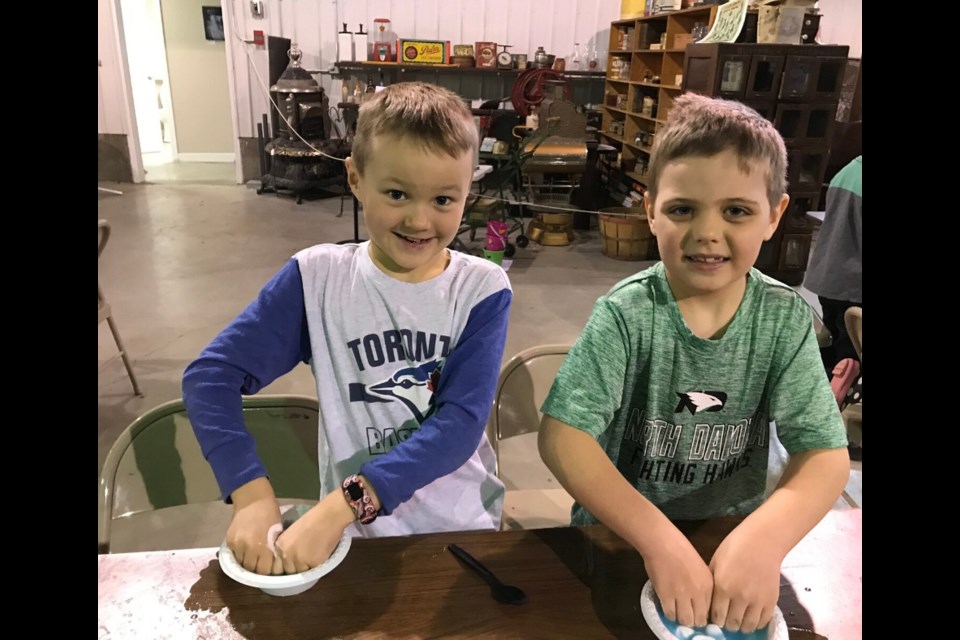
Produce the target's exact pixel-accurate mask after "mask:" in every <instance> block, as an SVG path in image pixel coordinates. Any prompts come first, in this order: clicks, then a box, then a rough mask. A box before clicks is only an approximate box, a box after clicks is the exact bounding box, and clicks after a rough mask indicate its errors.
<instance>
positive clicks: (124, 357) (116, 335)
mask: <svg viewBox="0 0 960 640" xmlns="http://www.w3.org/2000/svg"><path fill="white" fill-rule="evenodd" d="M107 324H108V325H109V326H110V333H112V334H113V340H114V342H116V343H117V349H118V350H119V351H120V358H121V359H122V360H123V366H124V367H126V368H127V375H128V376H130V382H131V384H133V393H134V395H137V396H142V395H143V394H142V393H140V385H139V384H137V376H136V375H135V374H134V373H133V365H131V364H130V358H129V357H127V350H126V349H125V348H124V346H123V340H121V339H120V331H118V330H117V324H116V323H115V322H114V321H113V316H107Z"/></svg>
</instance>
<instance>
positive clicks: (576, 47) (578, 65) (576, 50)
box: [570, 42, 583, 71]
mask: <svg viewBox="0 0 960 640" xmlns="http://www.w3.org/2000/svg"><path fill="white" fill-rule="evenodd" d="M570 68H571V69H573V70H574V71H581V70H582V69H583V56H582V55H581V53H580V43H579V42H574V43H573V55H572V56H570Z"/></svg>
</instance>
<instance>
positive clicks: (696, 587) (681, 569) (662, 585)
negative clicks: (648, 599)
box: [644, 527, 713, 627]
mask: <svg viewBox="0 0 960 640" xmlns="http://www.w3.org/2000/svg"><path fill="white" fill-rule="evenodd" d="M644 566H645V567H646V570H647V575H648V576H650V580H651V582H653V588H654V590H655V591H656V592H657V597H658V598H660V606H661V607H663V614H664V615H665V616H667V618H669V619H670V620H675V621H677V622H679V623H680V624H682V625H686V626H688V627H703V626H705V625H706V624H707V614H708V613H709V611H710V596H711V594H712V592H713V575H712V574H711V573H710V569H709V568H708V567H707V564H706V563H705V562H704V561H703V558H701V557H700V554H699V553H697V550H696V549H694V548H693V545H692V544H690V541H689V540H687V538H686V537H684V535H683V534H682V533H680V531H679V530H678V529H676V528H675V527H674V528H673V531H672V532H671V533H670V534H669V536H667V537H666V538H665V539H663V540H662V544H658V545H657V551H656V553H655V554H647V556H646V557H644Z"/></svg>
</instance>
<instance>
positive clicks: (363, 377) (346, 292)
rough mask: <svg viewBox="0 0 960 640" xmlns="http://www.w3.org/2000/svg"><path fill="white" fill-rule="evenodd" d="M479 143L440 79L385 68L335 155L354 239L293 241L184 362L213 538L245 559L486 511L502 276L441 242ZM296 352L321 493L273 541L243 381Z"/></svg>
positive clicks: (309, 550) (450, 232)
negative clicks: (208, 484) (422, 79)
mask: <svg viewBox="0 0 960 640" xmlns="http://www.w3.org/2000/svg"><path fill="white" fill-rule="evenodd" d="M477 145H478V141H477V131H476V127H475V126H474V123H473V117H472V114H471V113H470V110H469V109H468V108H467V107H466V106H465V105H464V103H463V101H462V100H461V99H460V98H459V97H458V96H457V95H456V94H454V93H452V92H450V91H448V90H446V89H443V88H440V87H438V86H435V85H427V84H422V83H401V84H396V85H393V86H391V87H388V88H387V89H386V90H384V91H382V92H380V93H377V94H376V95H375V96H374V97H373V98H372V99H371V100H370V101H368V102H365V103H364V104H363V106H362V107H361V108H360V116H359V121H358V128H357V135H356V139H355V142H354V147H353V156H352V157H351V158H349V159H347V161H346V169H347V177H348V181H349V184H350V187H351V189H352V190H353V193H354V194H355V195H356V197H357V199H358V200H359V201H360V203H361V204H362V205H363V213H364V219H365V221H366V225H367V229H368V231H369V234H370V240H369V241H367V242H363V243H360V244H348V245H329V244H325V245H317V246H314V247H311V248H309V249H305V250H303V251H301V252H299V253H297V254H296V255H295V256H294V257H293V258H292V259H291V260H290V261H289V262H288V263H287V264H286V266H284V267H283V269H281V271H280V272H279V273H278V274H277V275H276V276H275V277H274V278H273V279H272V280H271V281H270V282H269V283H268V284H267V285H266V286H265V287H264V289H263V290H262V291H261V293H260V295H259V297H258V298H257V300H256V301H254V302H253V303H252V304H251V305H250V306H249V307H248V308H247V309H246V310H245V311H244V312H243V313H242V314H241V315H240V316H239V317H238V318H237V319H236V320H234V321H233V323H232V324H231V325H230V326H229V327H227V328H226V329H225V330H224V331H223V332H222V333H221V334H220V335H219V336H217V338H216V339H215V340H214V341H213V342H212V343H211V344H210V346H208V347H207V348H206V349H205V350H204V351H203V353H201V354H200V357H199V358H198V359H197V360H196V361H195V362H193V363H192V364H191V365H190V366H189V367H188V368H187V370H186V372H185V374H184V378H183V395H184V400H185V402H186V404H187V408H188V411H189V415H190V420H191V422H192V423H193V426H194V430H195V432H196V434H197V438H198V440H199V442H200V444H201V448H202V450H203V453H204V455H205V456H206V458H207V460H208V461H209V463H210V465H211V466H212V468H213V470H214V474H215V475H216V477H217V480H218V482H219V484H220V488H221V491H222V492H223V496H224V499H226V500H228V501H231V500H232V502H233V504H234V516H233V520H232V522H231V524H230V528H229V530H228V532H227V543H228V545H229V546H230V548H231V549H232V550H233V552H234V554H235V555H236V557H237V560H238V561H239V562H240V563H241V564H242V565H243V566H244V567H245V568H247V569H248V570H250V571H256V572H258V573H297V572H300V571H304V570H306V569H308V568H312V567H315V566H317V565H319V564H321V563H322V562H323V561H325V560H326V559H327V557H329V555H330V553H331V551H332V550H333V549H334V547H335V546H336V544H337V542H338V541H339V540H340V537H341V535H342V533H343V531H344V530H345V529H346V528H347V527H350V528H351V533H352V534H353V535H364V536H387V535H406V534H413V533H425V532H431V531H447V530H460V529H497V528H499V524H500V513H501V509H502V505H503V484H502V483H501V482H500V480H499V479H498V478H497V476H496V474H495V464H496V462H495V457H494V453H493V450H492V447H491V446H490V443H489V442H488V441H487V439H486V436H485V434H484V426H485V423H486V420H487V415H488V413H489V410H490V407H491V404H492V398H493V393H494V388H495V386H496V382H497V376H498V373H499V368H500V362H501V359H502V356H503V348H504V340H505V337H506V329H507V317H508V313H509V308H510V303H511V300H512V293H511V289H510V283H509V281H508V280H507V277H506V274H505V273H504V272H503V271H502V270H501V269H500V268H499V267H497V266H496V265H494V264H493V263H491V262H487V261H484V260H481V259H479V258H475V257H473V256H468V255H465V254H461V253H458V252H456V251H450V250H448V249H447V246H448V245H449V244H450V242H451V241H452V240H453V238H454V236H455V235H456V233H457V231H458V230H459V227H460V219H461V216H462V214H463V210H464V204H465V202H466V198H467V195H468V193H469V190H470V185H471V181H472V177H473V167H474V157H475V154H476V151H477ZM301 361H303V362H307V363H309V364H310V366H311V367H312V369H313V372H314V376H315V377H316V380H317V396H318V401H319V403H320V415H321V418H320V425H319V428H320V437H319V441H320V444H319V447H320V481H321V483H320V484H321V494H322V499H321V500H320V502H319V503H318V504H317V505H316V506H315V507H314V508H312V509H311V510H310V511H309V512H308V513H306V514H305V515H304V516H302V517H301V518H300V519H299V520H297V521H296V522H295V523H294V524H293V525H292V526H291V527H290V528H289V529H287V530H286V531H284V532H283V533H282V534H280V535H279V538H276V539H275V544H274V538H275V537H276V531H277V529H276V527H277V526H278V524H279V522H280V513H279V509H278V506H277V501H276V498H275V497H274V493H273V489H272V487H271V486H270V483H269V481H268V479H267V477H266V470H265V469H264V467H263V464H262V462H261V461H260V459H259V457H258V456H257V454H256V449H255V446H254V442H253V441H252V439H251V437H250V435H249V434H248V433H247V432H246V430H245V429H244V425H243V417H242V411H241V394H252V393H256V392H257V391H258V390H259V389H261V388H263V387H264V386H266V385H267V384H269V383H270V382H272V381H273V380H274V379H275V378H277V377H278V376H280V375H283V374H284V373H286V372H288V371H290V370H291V369H292V368H293V367H294V366H296V365H297V364H298V363H299V362H301ZM271 532H273V533H271Z"/></svg>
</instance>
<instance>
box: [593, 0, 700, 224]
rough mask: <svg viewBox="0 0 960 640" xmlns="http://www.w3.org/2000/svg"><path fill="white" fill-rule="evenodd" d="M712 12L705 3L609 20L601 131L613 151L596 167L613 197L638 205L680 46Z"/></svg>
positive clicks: (675, 86) (679, 79) (676, 75)
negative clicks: (614, 150)
mask: <svg viewBox="0 0 960 640" xmlns="http://www.w3.org/2000/svg"><path fill="white" fill-rule="evenodd" d="M716 13H717V6H716V5H706V6H702V7H694V8H692V9H682V10H679V11H671V12H669V13H658V14H654V15H649V16H641V17H637V18H631V19H626V20H617V21H615V22H613V23H611V25H610V46H609V59H608V61H607V76H606V80H605V82H604V96H603V119H602V123H601V132H600V135H601V137H602V138H603V142H605V143H607V144H609V145H611V146H613V147H615V148H616V149H617V150H618V153H616V154H613V153H610V154H606V158H605V160H604V162H603V163H602V165H601V176H602V177H601V179H602V180H603V181H604V182H605V183H606V186H607V193H608V195H609V196H610V198H611V200H612V201H614V202H616V203H618V204H620V205H622V206H625V207H631V206H639V204H640V203H641V201H642V194H643V192H644V191H645V188H646V175H647V166H648V164H649V161H650V151H651V149H652V147H653V141H654V140H655V138H656V134H657V131H658V129H659V128H660V127H661V126H662V125H663V123H664V122H665V120H666V118H667V114H668V113H669V112H670V108H671V107H672V106H673V101H674V100H675V99H676V98H677V96H679V95H680V93H681V92H682V90H681V85H682V84H683V57H684V50H685V49H686V46H687V45H688V44H690V43H691V42H694V41H696V40H698V39H700V38H702V37H703V36H705V35H706V34H707V32H708V31H709V28H710V26H711V25H712V24H713V21H714V18H715V17H716Z"/></svg>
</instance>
